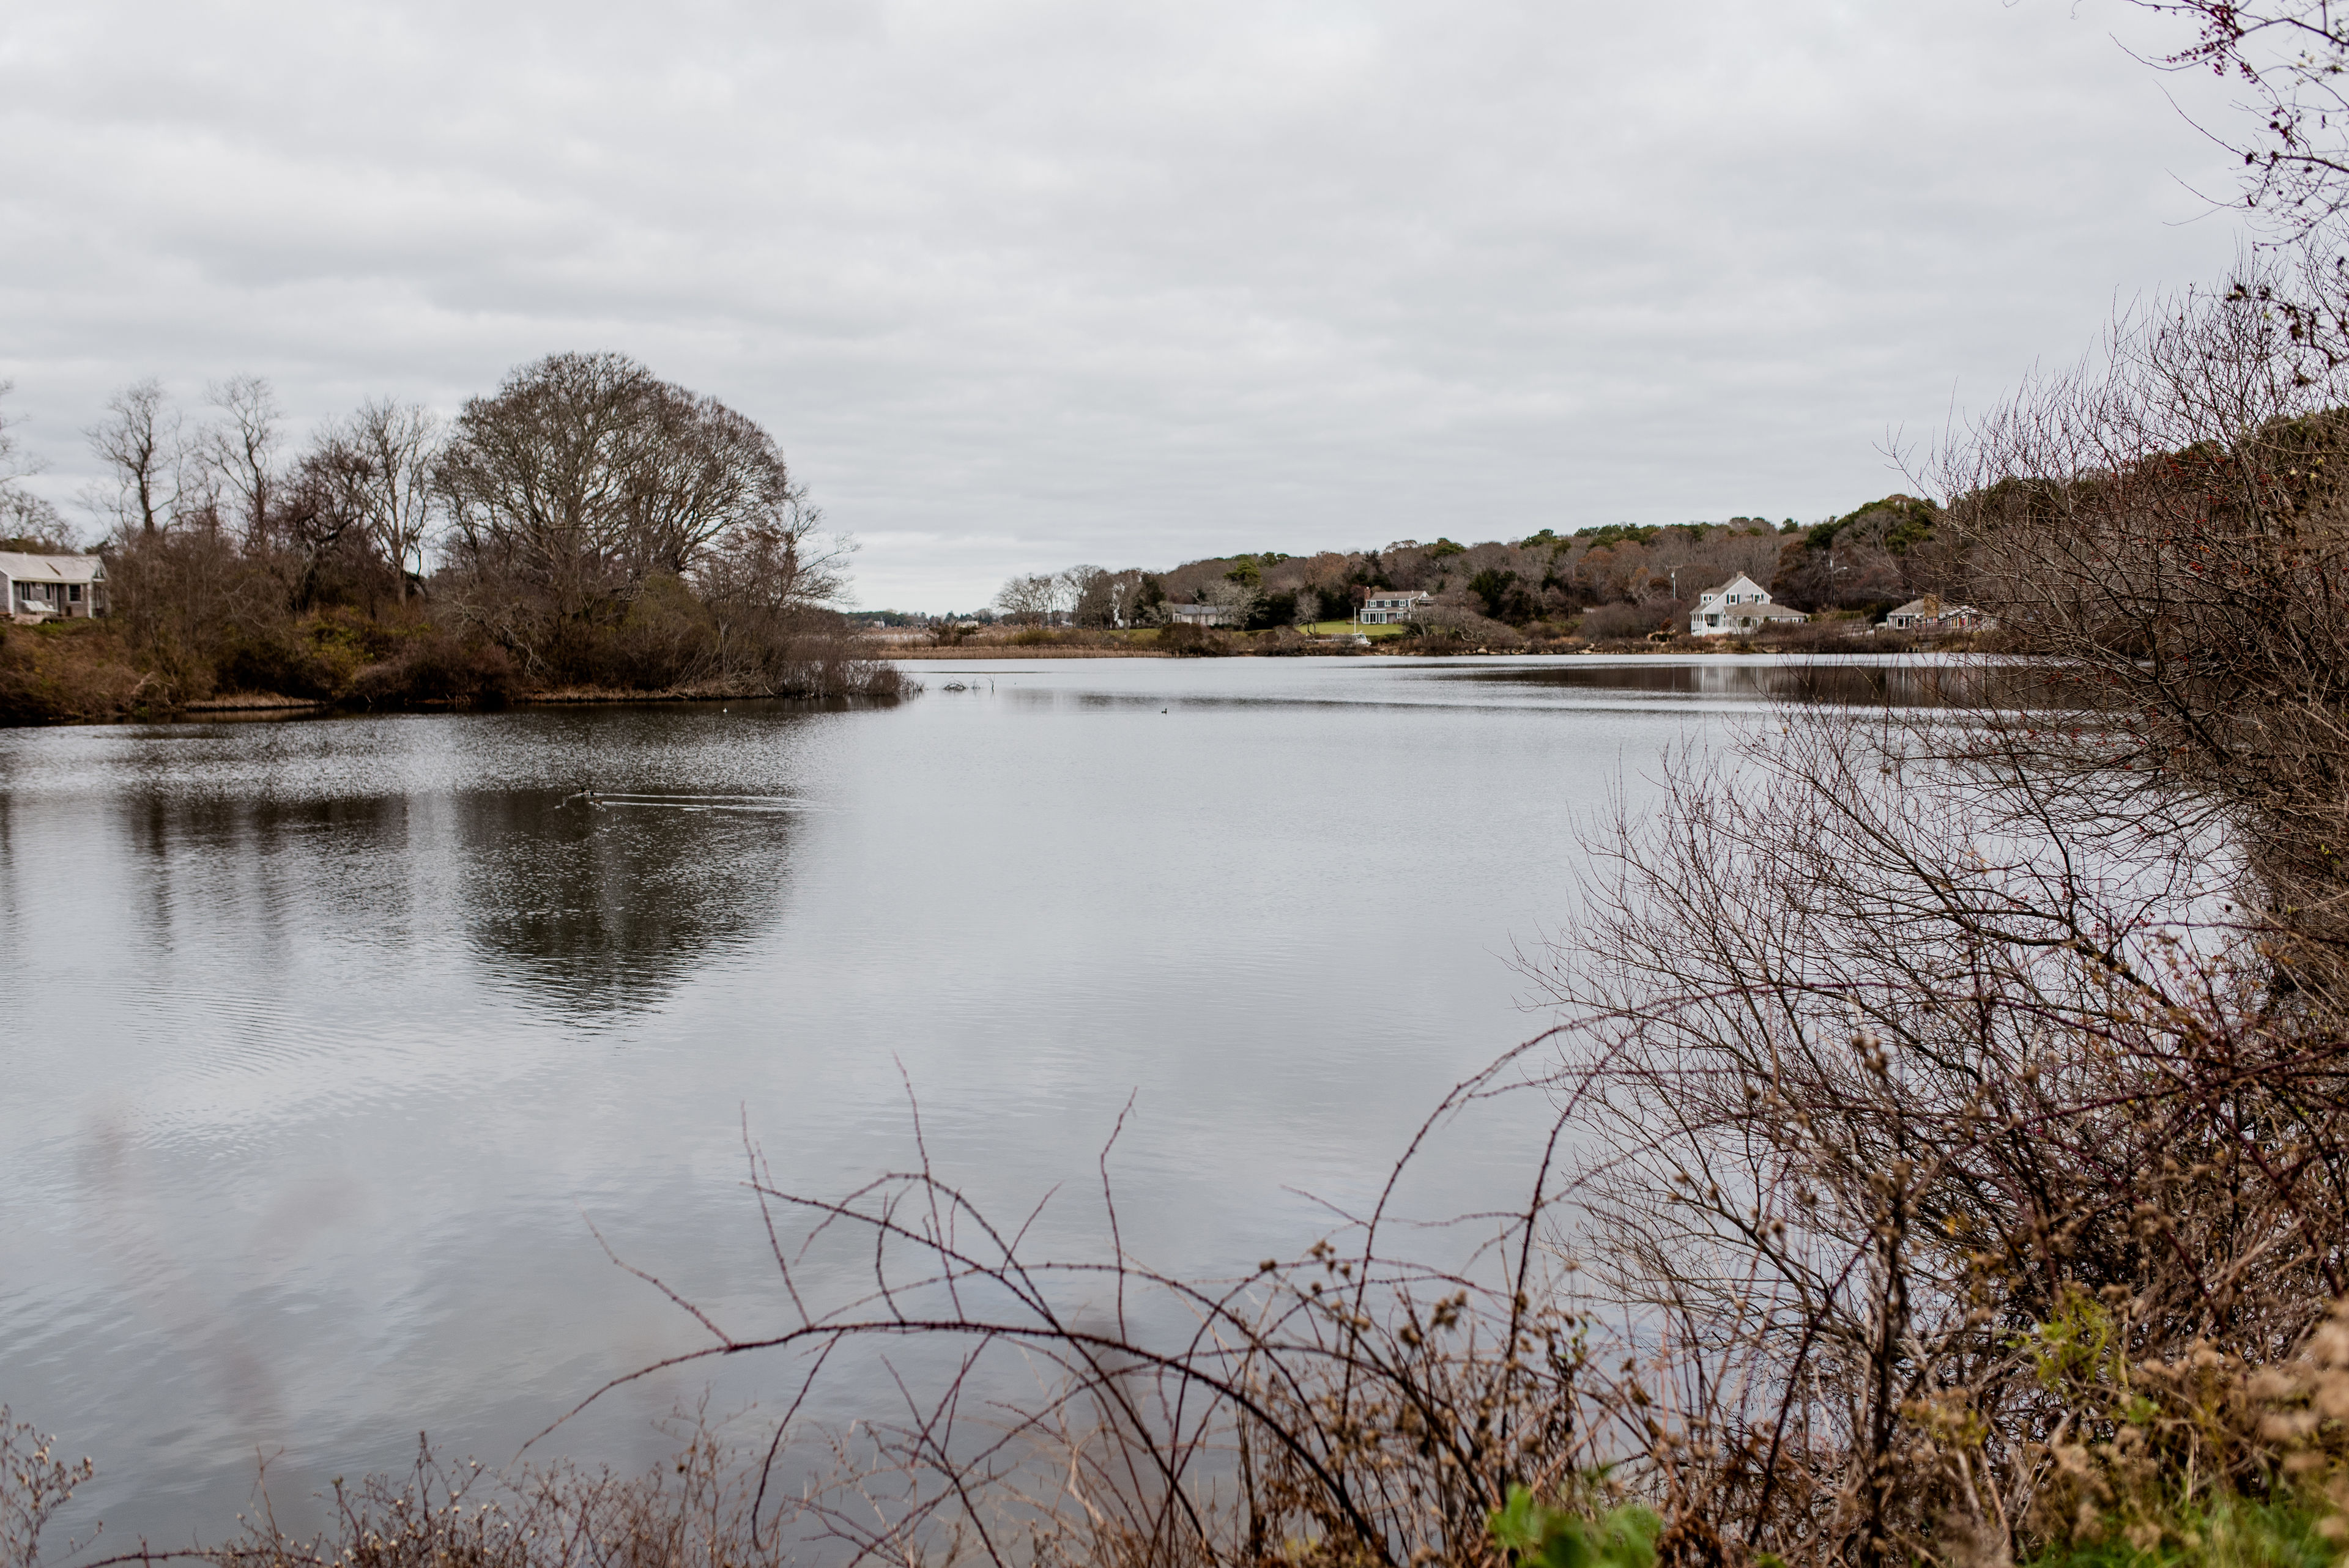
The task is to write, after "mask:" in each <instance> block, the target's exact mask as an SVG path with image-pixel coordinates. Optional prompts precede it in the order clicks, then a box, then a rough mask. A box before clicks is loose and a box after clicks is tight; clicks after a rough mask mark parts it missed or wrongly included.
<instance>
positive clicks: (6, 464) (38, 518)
mask: <svg viewBox="0 0 2349 1568" xmlns="http://www.w3.org/2000/svg"><path fill="white" fill-rule="evenodd" d="M15 390H16V383H14V382H12V381H0V403H5V401H6V400H7V397H8V396H9V394H10V393H12V392H14V391H15ZM17 422H18V418H17V417H16V416H12V415H11V414H10V413H9V412H8V411H7V409H6V408H5V407H0V539H14V540H19V541H22V542H25V543H27V544H35V545H38V546H40V547H41V548H43V549H48V550H63V549H68V548H70V547H71V545H72V543H73V534H72V531H71V530H70V529H68V528H67V526H66V520H65V519H64V517H63V516H61V515H60V514H59V513H58V511H57V508H56V507H55V506H54V505H52V504H51V503H50V502H49V500H47V498H46V497H43V496H38V495H36V494H34V493H33V492H32V490H29V489H27V488H26V485H25V483H24V480H25V479H26V476H27V475H30V474H36V473H38V472H40V471H41V465H40V464H39V463H38V462H36V461H35V460H33V459H30V458H28V457H26V455H25V454H24V451H23V449H22V447H21V446H20V444H19V443H18V441H17V439H16V433H15V428H14V427H15V426H16V424H17Z"/></svg>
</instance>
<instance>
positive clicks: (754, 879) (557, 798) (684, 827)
mask: <svg viewBox="0 0 2349 1568" xmlns="http://www.w3.org/2000/svg"><path fill="white" fill-rule="evenodd" d="M457 810H458V831H459V834H460V838H461V840H462V841H463V843H464V845H465V848H466V869H465V874H464V879H463V888H462V892H461V896H462V898H463V901H464V907H465V912H466V923H467V927H468V929H469V931H470V932H471V934H472V936H473V940H474V942H475V943H476V944H477V945H478V946H479V947H480V949H481V952H482V954H484V955H485V956H487V957H488V958H489V960H490V961H491V963H492V965H495V966H496V968H497V969H498V970H499V971H500V973H501V974H502V975H505V976H507V977H509V978H511V979H512V980H515V981H518V982H520V983H521V984H523V985H525V986H527V987H529V988H530V989H532V990H533V991H538V992H542V993H543V994H544V995H546V996H547V997H548V998H550V999H552V1000H554V1001H556V1002H558V1003H559V1004H561V1005H563V1006H565V1007H568V1008H574V1009H577V1010H579V1011H582V1012H602V1011H606V1010H612V1009H621V1008H627V1007H635V1006H649V1005H650V1004H652V1003H654V1002H657V1001H658V1000H659V999H660V997H661V996H662V995H664V994H665V993H666V992H667V990H669V989H670V988H672V987H674V986H675V985H678V983H679V982H681V981H682V980H683V979H684V978H685V977H686V975H688V973H689V972H690V971H691V970H692V969H693V968H694V967H695V966H697V965H699V964H701V963H703V962H704V961H706V960H707V959H708V958H709V956H711V954H712V953H713V951H714V950H718V949H722V948H725V947H728V946H730V945H733V944H738V943H740V942H743V941H745V940H747V939H749V938H750V936H752V935H754V934H756V933H757V932H758V931H759V930H761V928H762V927H763V926H765V925H766V924H767V923H768V922H769V921H770V920H771V918H772V915H773V913H774V910H775V907H776V904H777V902H778V900H779V898H780V896H781V892H782V884H783V876H784V871H785V863H784V862H785V859H786V855H787V852H788V850H789V843H790V830H789V822H790V819H789V818H788V817H787V816H785V815H783V814H781V812H776V811H768V810H724V809H717V810H712V809H708V808H707V806H706V804H705V803H703V802H698V801H677V802H670V801H661V802H655V803H645V804H635V805H628V806H614V807H606V808H604V809H600V810H598V809H595V808H594V807H591V806H589V805H587V804H585V802H583V801H579V800H575V799H574V800H573V801H572V802H571V803H570V804H569V805H565V804H564V794H563V793H562V792H561V791H557V790H518V791H501V792H499V793H495V794H481V795H472V796H467V797H464V798H463V799H460V800H459V801H458V803H457Z"/></svg>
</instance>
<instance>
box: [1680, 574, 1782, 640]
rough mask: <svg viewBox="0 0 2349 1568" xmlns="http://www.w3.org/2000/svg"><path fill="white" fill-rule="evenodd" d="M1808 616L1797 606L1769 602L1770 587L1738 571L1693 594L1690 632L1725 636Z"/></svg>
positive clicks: (1692, 634)
mask: <svg viewBox="0 0 2349 1568" xmlns="http://www.w3.org/2000/svg"><path fill="white" fill-rule="evenodd" d="M1809 619H1810V617H1809V616H1808V615H1806V614H1803V613H1802V612H1801V611H1800V610H1789V609H1787V608H1786V607H1785V605H1784V604H1773V603H1770V591H1769V590H1768V589H1767V588H1764V587H1763V586H1762V584H1760V583H1756V582H1754V579H1753V578H1751V577H1748V576H1747V575H1745V573H1743V572H1741V573H1738V574H1737V575H1736V576H1734V577H1733V578H1731V579H1730V580H1729V581H1728V582H1726V583H1723V584H1722V585H1721V586H1720V587H1718V588H1708V589H1706V590H1705V591H1704V592H1703V593H1700V594H1698V595H1697V596H1696V608H1695V609H1694V610H1692V611H1691V612H1689V635H1690V636H1692V637H1726V636H1731V635H1733V634H1737V633H1740V632H1754V631H1759V630H1760V629H1761V628H1763V627H1764V626H1772V625H1787V624H1797V623H1800V622H1804V621H1807V620H1809Z"/></svg>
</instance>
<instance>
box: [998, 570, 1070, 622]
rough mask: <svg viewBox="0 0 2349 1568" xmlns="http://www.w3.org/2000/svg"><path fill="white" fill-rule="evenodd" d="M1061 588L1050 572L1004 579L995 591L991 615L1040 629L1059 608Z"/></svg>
mask: <svg viewBox="0 0 2349 1568" xmlns="http://www.w3.org/2000/svg"><path fill="white" fill-rule="evenodd" d="M1063 593H1064V585H1063V584H1062V583H1061V577H1060V574H1059V573H1051V572H1039V573H1025V574H1022V575H1019V576H1016V577H1007V578H1005V579H1004V582H1003V586H1002V587H1001V588H999V589H998V590H996V594H995V613H996V614H999V615H1001V616H1002V617H1003V618H1004V619H1005V620H1007V621H1009V622H1010V623H1011V624H1014V625H1018V626H1040V625H1042V624H1045V623H1046V622H1048V621H1050V619H1051V618H1052V615H1053V613H1054V612H1055V611H1057V610H1059V609H1060V608H1061V599H1062V594H1063Z"/></svg>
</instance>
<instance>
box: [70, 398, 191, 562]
mask: <svg viewBox="0 0 2349 1568" xmlns="http://www.w3.org/2000/svg"><path fill="white" fill-rule="evenodd" d="M87 434H88V438H89V448H90V451H91V452H92V453H93V454H95V455H96V456H97V458H98V460H99V461H100V462H101V463H103V464H105V465H106V469H107V474H108V477H109V479H110V480H112V481H113V486H112V490H111V491H110V492H107V493H101V494H100V495H99V496H98V498H97V500H98V506H99V507H100V508H101V509H102V510H103V511H106V512H107V513H108V514H109V515H110V516H112V517H113V519H114V520H115V521H116V523H117V524H118V525H119V527H121V528H123V529H124V530H126V531H128V530H130V529H133V528H135V529H136V530H137V531H138V532H140V534H142V535H148V536H152V535H153V534H154V533H156V532H157V531H159V530H160V528H161V527H162V526H163V524H164V523H165V522H166V521H168V520H169V519H170V516H171V507H172V505H173V503H174V502H175V500H177V489H178V487H177V485H176V484H175V483H174V480H175V477H176V474H177V469H178V466H179V462H180V458H181V452H180V418H179V415H178V413H177V412H176V411H175V410H174V409H173V408H172V407H171V399H170V398H169V397H166V396H165V395H164V392H163V386H162V383H161V382H160V381H157V380H155V379H154V378H153V377H149V378H148V379H146V380H144V381H139V382H134V383H132V384H131V385H130V386H129V387H124V388H123V389H122V390H121V391H119V392H118V393H116V394H115V395H114V396H113V397H109V398H108V399H107V403H106V418H104V419H101V420H100V421H99V422H98V424H96V425H93V426H92V427H90V428H89V430H88V432H87Z"/></svg>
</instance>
